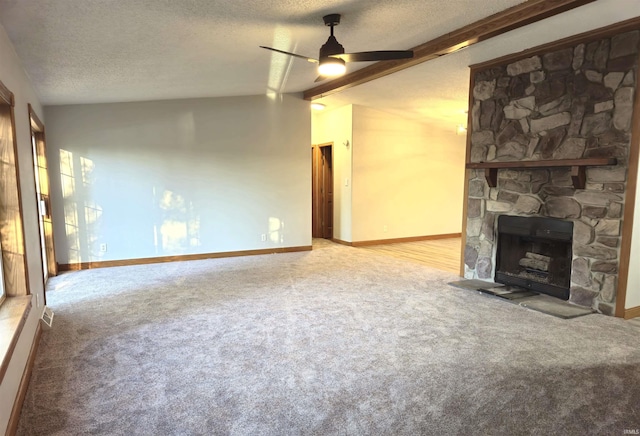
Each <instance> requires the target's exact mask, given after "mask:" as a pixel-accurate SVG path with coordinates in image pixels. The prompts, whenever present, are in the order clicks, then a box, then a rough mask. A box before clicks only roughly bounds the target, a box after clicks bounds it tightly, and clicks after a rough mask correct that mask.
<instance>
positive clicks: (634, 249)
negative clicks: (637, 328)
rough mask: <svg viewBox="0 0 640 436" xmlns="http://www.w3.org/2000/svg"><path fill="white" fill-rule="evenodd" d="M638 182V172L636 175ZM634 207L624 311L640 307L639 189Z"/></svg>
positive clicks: (639, 176) (639, 175)
mask: <svg viewBox="0 0 640 436" xmlns="http://www.w3.org/2000/svg"><path fill="white" fill-rule="evenodd" d="M638 179H639V180H640V172H639V174H638ZM635 205H636V207H635V210H634V214H633V236H632V239H631V254H630V258H629V276H628V281H627V299H626V300H625V303H624V308H625V309H631V308H634V307H638V306H640V268H638V266H639V265H640V189H636V204H635Z"/></svg>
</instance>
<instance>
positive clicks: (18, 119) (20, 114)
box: [0, 26, 46, 433]
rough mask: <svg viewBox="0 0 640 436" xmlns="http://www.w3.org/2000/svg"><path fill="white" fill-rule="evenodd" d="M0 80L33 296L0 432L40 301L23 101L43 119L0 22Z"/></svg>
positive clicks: (4, 396)
mask: <svg viewBox="0 0 640 436" xmlns="http://www.w3.org/2000/svg"><path fill="white" fill-rule="evenodd" d="M0 81H2V83H4V85H5V86H6V87H7V88H9V90H10V91H11V92H13V94H14V97H15V123H16V139H17V142H18V144H17V145H18V165H19V171H20V188H21V192H22V210H23V223H24V232H25V248H26V254H27V271H28V275H29V287H30V289H29V291H30V292H31V294H32V295H33V296H34V297H33V307H32V310H31V312H30V313H29V317H28V318H27V320H26V323H25V326H24V328H23V330H22V334H21V335H20V337H19V338H18V342H17V345H16V348H15V351H14V352H13V356H12V358H11V361H10V363H9V366H8V369H7V372H6V373H5V375H4V378H3V379H2V383H1V384H0V433H3V432H4V430H5V429H6V428H7V425H8V423H9V417H10V415H11V409H12V408H13V404H14V401H15V398H16V394H17V393H18V387H19V385H20V379H21V378H22V374H23V372H24V369H25V366H26V363H27V357H28V356H29V350H30V349H31V344H32V342H33V338H34V335H35V332H36V328H37V325H38V320H39V318H40V315H41V314H42V310H43V301H44V297H43V295H44V290H43V279H42V277H43V276H42V265H41V263H40V241H39V230H38V221H37V217H38V214H37V210H36V198H35V195H36V194H35V181H34V174H33V155H32V152H31V139H30V137H31V132H30V129H29V113H28V109H27V104H28V103H31V105H32V106H33V108H34V111H35V112H36V113H37V114H38V116H39V117H40V119H41V120H42V121H43V122H45V124H46V120H45V119H44V117H42V108H41V106H40V103H39V102H38V98H37V97H36V93H35V91H34V90H33V88H32V87H31V84H30V83H29V79H28V78H27V76H26V74H25V73H24V70H23V68H22V65H21V64H20V61H19V60H18V58H17V56H16V54H15V52H14V49H13V46H12V44H11V42H10V41H9V38H8V37H7V34H6V32H5V30H4V28H3V27H2V26H0Z"/></svg>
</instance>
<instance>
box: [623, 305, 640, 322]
mask: <svg viewBox="0 0 640 436" xmlns="http://www.w3.org/2000/svg"><path fill="white" fill-rule="evenodd" d="M639 316H640V306H636V307H632V308H631V309H625V310H624V319H631V318H637V317H639Z"/></svg>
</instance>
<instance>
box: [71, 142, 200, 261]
mask: <svg viewBox="0 0 640 436" xmlns="http://www.w3.org/2000/svg"><path fill="white" fill-rule="evenodd" d="M95 169H96V168H95V164H94V162H93V161H92V160H91V159H88V158H85V157H82V156H74V154H73V153H72V152H70V151H67V150H60V186H61V189H62V197H63V201H64V228H65V234H66V241H67V250H68V261H69V263H80V262H94V261H99V260H102V259H104V258H105V257H106V252H107V249H108V247H107V244H106V243H105V242H104V241H102V240H101V236H100V235H104V234H105V232H104V229H103V226H104V225H105V216H104V214H103V212H104V211H103V208H102V206H101V205H100V204H98V203H96V202H95V201H92V200H83V199H87V198H91V195H88V192H89V191H91V190H92V189H94V185H95V184H96V178H95ZM149 194H150V197H151V199H152V202H151V205H150V208H149V209H148V210H146V211H144V213H145V215H147V216H148V217H151V218H152V221H153V222H152V225H151V226H150V227H149V228H150V231H149V234H148V235H142V237H143V238H151V239H152V240H153V246H154V249H155V250H154V251H155V254H157V255H171V254H182V253H185V252H188V251H189V249H191V248H195V247H199V246H200V216H199V215H198V214H197V213H196V212H195V207H194V204H193V202H192V201H190V200H188V199H187V198H185V196H184V195H181V194H179V193H176V192H173V191H171V190H168V189H164V188H158V187H156V186H152V187H151V191H150V193H149ZM113 195H115V196H117V193H113ZM145 206H148V205H141V208H145ZM123 224H124V225H126V223H123Z"/></svg>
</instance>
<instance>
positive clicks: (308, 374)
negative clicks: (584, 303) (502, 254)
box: [18, 243, 640, 435]
mask: <svg viewBox="0 0 640 436" xmlns="http://www.w3.org/2000/svg"><path fill="white" fill-rule="evenodd" d="M316 248H317V249H314V250H313V251H312V252H302V253H291V254H278V255H267V256H253V257H244V258H233V259H214V260H204V261H193V262H179V263H171V264H157V265H146V266H131V267H120V268H110V269H97V270H89V271H81V272H74V273H66V274H63V275H61V276H59V277H56V278H53V279H52V280H50V284H49V288H50V291H49V292H48V294H47V298H48V301H49V305H50V307H51V308H52V309H53V310H54V311H55V318H54V325H53V329H52V330H50V331H46V332H44V334H43V336H42V341H41V344H40V349H39V353H38V357H37V359H36V364H35V368H34V372H33V377H32V380H31V384H30V386H29V390H28V393H27V397H26V400H25V404H24V409H23V411H22V416H21V420H20V424H19V430H18V434H20V435H48V434H56V435H85V434H101V435H192V434H193V435H195V434H202V435H214V434H220V435H226V434H230V435H333V434H338V435H383V434H384V435H419V434H423V435H443V434H496V435H518V434H539V435H549V434H563V435H584V434H613V435H615V434H623V431H624V430H625V429H631V430H635V429H638V428H640V407H639V406H638V401H639V400H638V399H639V398H640V347H639V346H638V344H639V342H638V337H639V336H640V328H639V327H638V324H632V323H628V322H625V321H622V320H620V319H614V318H610V317H605V316H602V315H597V314H593V315H587V316H583V317H579V318H574V319H569V320H564V319H560V318H555V317H552V316H549V315H546V314H543V313H540V312H536V311H532V310H529V309H526V308H523V307H520V306H517V305H514V304H510V303H508V302H506V301H502V300H499V299H497V298H495V297H489V296H486V295H482V294H479V293H474V292H469V291H467V290H464V289H459V288H455V287H452V286H450V285H447V282H451V281H453V280H456V277H455V276H454V275H452V274H449V273H445V272H440V271H437V270H433V269H430V268H428V267H425V266H421V265H418V264H414V263H408V262H403V261H401V260H397V259H394V258H388V257H382V256H379V255H376V254H372V253H370V252H367V251H364V250H359V249H356V248H350V247H344V246H340V245H334V244H327V243H322V244H320V245H319V246H317V247H316Z"/></svg>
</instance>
